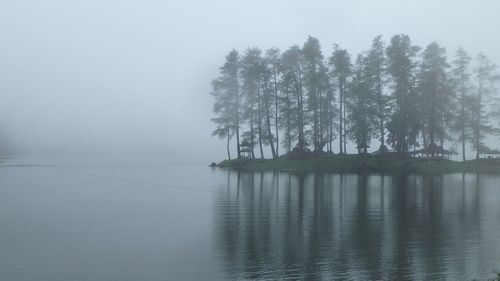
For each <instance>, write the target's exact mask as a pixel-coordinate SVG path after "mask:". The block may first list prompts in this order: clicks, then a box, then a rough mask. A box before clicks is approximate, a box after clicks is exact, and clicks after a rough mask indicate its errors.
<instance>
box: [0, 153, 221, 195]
mask: <svg viewBox="0 0 500 281" xmlns="http://www.w3.org/2000/svg"><path fill="white" fill-rule="evenodd" d="M9 162H14V163H15V161H12V160H9ZM1 167H39V168H45V169H49V170H54V171H58V172H64V173H70V174H75V175H80V176H88V177H94V178H101V179H106V180H113V181H119V182H126V183H135V184H142V185H149V186H157V187H167V188H172V189H179V190H189V191H201V192H209V193H220V191H215V190H210V189H204V188H194V187H187V186H180V185H173V184H164V183H154V182H148V181H143V180H136V179H130V178H122V177H116V176H109V175H104V174H97V173H90V172H85V171H81V170H75V169H68V168H62V167H60V166H56V165H36V164H15V165H4V166H1Z"/></svg>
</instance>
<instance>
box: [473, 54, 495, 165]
mask: <svg viewBox="0 0 500 281" xmlns="http://www.w3.org/2000/svg"><path fill="white" fill-rule="evenodd" d="M476 63H477V66H476V68H475V69H474V72H475V78H476V83H477V85H476V87H477V94H476V96H475V97H474V102H473V112H474V114H473V128H472V132H473V145H474V148H475V150H476V159H479V155H480V152H481V147H482V146H483V145H484V143H483V140H484V138H485V136H486V134H487V133H488V132H489V133H493V132H495V131H496V130H495V128H494V127H493V126H491V124H490V117H491V113H492V112H491V111H489V109H488V108H486V104H488V103H489V102H491V101H492V94H493V93H494V92H495V90H496V88H495V84H496V82H497V81H498V79H499V77H498V75H497V74H496V65H495V64H493V63H491V62H490V60H489V59H488V57H486V55H484V54H483V53H479V55H478V56H477V62H476Z"/></svg>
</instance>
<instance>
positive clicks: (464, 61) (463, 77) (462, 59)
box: [451, 48, 472, 161]
mask: <svg viewBox="0 0 500 281" xmlns="http://www.w3.org/2000/svg"><path fill="white" fill-rule="evenodd" d="M470 61H471V57H470V56H469V55H468V54H467V52H465V51H464V49H462V48H459V49H458V50H457V52H456V54H455V59H454V60H453V62H452V63H453V69H452V72H451V73H452V76H453V80H454V86H455V90H456V92H458V95H457V98H458V108H459V111H458V113H457V114H456V118H455V124H454V128H455V130H457V131H458V132H459V134H460V137H459V140H460V141H461V143H462V161H465V159H466V149H465V143H466V142H467V140H468V139H469V138H470V130H469V128H470V126H469V124H470V123H471V121H472V118H471V116H472V112H471V107H470V105H471V104H472V99H471V96H470V73H469V65H470Z"/></svg>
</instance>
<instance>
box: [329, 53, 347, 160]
mask: <svg viewBox="0 0 500 281" xmlns="http://www.w3.org/2000/svg"><path fill="white" fill-rule="evenodd" d="M329 63H330V66H331V68H332V76H333V78H334V80H335V81H336V84H337V88H338V93H339V99H338V100H339V116H338V117H339V146H340V151H339V153H341V154H342V153H347V152H346V134H345V129H346V125H345V124H346V114H345V99H346V97H345V94H346V89H347V82H348V78H349V76H350V75H351V71H352V70H351V57H350V55H349V53H348V52H347V50H344V49H341V48H340V47H339V46H338V45H334V51H333V54H332V56H331V57H330V61H329Z"/></svg>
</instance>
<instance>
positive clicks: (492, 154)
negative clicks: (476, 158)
mask: <svg viewBox="0 0 500 281" xmlns="http://www.w3.org/2000/svg"><path fill="white" fill-rule="evenodd" d="M479 155H480V156H481V155H482V158H488V159H491V158H500V151H499V150H498V149H491V148H489V147H487V146H485V145H482V146H481V147H480V148H479Z"/></svg>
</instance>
